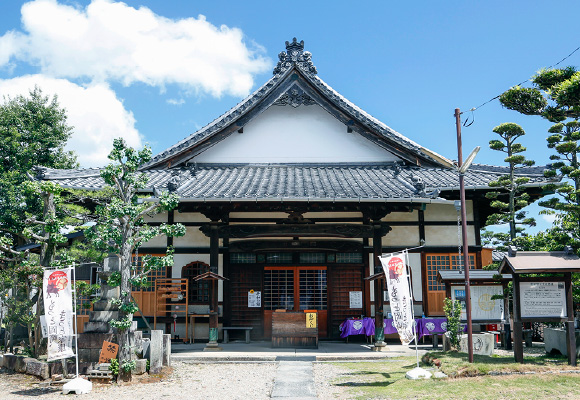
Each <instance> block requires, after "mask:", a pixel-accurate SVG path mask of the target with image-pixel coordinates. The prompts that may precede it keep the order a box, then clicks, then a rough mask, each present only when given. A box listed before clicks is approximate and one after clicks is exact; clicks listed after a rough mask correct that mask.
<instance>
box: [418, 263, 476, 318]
mask: <svg viewBox="0 0 580 400" xmlns="http://www.w3.org/2000/svg"><path fill="white" fill-rule="evenodd" d="M469 265H470V266H471V268H472V269H473V267H474V265H475V255H474V254H469ZM462 266H463V258H462V257H460V256H459V254H458V253H455V254H454V253H433V254H427V255H426V267H425V270H426V276H427V315H429V316H441V315H445V313H444V312H443V299H445V285H444V284H443V283H441V282H438V281H437V272H438V271H440V270H446V269H459V268H460V267H462Z"/></svg>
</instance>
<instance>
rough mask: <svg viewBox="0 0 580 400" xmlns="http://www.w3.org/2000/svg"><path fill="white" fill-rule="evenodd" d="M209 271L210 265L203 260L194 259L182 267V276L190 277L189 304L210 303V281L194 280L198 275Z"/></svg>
mask: <svg viewBox="0 0 580 400" xmlns="http://www.w3.org/2000/svg"><path fill="white" fill-rule="evenodd" d="M208 271H209V265H207V264H206V263H204V262H201V261H194V262H192V263H189V264H187V265H186V266H184V267H183V268H182V269H181V277H182V278H184V279H188V281H189V290H188V297H189V298H188V303H189V304H200V303H201V304H208V303H209V285H210V281H208V280H201V281H194V280H193V278H195V277H196V276H198V275H201V274H203V273H205V272H208Z"/></svg>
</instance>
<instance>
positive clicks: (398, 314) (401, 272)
mask: <svg viewBox="0 0 580 400" xmlns="http://www.w3.org/2000/svg"><path fill="white" fill-rule="evenodd" d="M379 259H380V260H381V264H383V270H384V271H385V277H386V278H387V288H388V290H389V298H390V300H391V314H392V317H393V326H394V327H395V328H396V329H397V332H398V333H399V337H400V338H401V343H402V344H404V345H408V344H409V343H411V342H412V341H413V339H414V338H415V330H414V323H415V320H414V319H413V306H412V302H411V300H412V299H411V289H410V287H409V279H408V275H407V268H406V265H405V259H406V253H405V252H403V253H402V254H399V255H391V256H389V257H379Z"/></svg>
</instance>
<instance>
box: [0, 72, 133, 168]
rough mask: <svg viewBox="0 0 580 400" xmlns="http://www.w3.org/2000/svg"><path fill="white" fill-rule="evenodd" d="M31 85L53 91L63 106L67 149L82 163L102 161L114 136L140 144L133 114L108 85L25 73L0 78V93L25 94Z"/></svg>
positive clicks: (50, 92) (105, 158) (104, 162)
mask: <svg viewBox="0 0 580 400" xmlns="http://www.w3.org/2000/svg"><path fill="white" fill-rule="evenodd" d="M35 85H37V86H38V87H40V88H41V89H42V91H43V93H44V94H45V95H48V96H51V97H52V96H53V95H55V94H56V95H57V96H58V102H59V104H60V106H61V107H63V108H65V109H66V111H67V116H68V123H69V125H71V126H73V127H74V131H73V135H72V137H71V139H70V140H69V141H68V144H67V150H74V151H75V152H76V153H77V155H78V156H79V157H78V158H79V161H80V163H81V165H82V166H83V167H96V166H103V165H106V164H107V163H108V161H109V160H108V159H107V155H108V154H109V152H110V151H111V149H112V144H113V139H115V138H117V137H123V138H125V140H126V141H127V143H128V144H129V145H131V146H132V147H137V148H139V147H142V140H141V136H140V135H139V132H138V131H137V129H136V128H135V118H134V117H133V114H132V113H131V112H130V111H127V110H126V109H125V107H124V106H123V103H122V102H121V101H120V100H119V99H118V98H117V96H116V95H115V93H114V92H113V91H112V90H111V89H110V88H109V87H108V85H106V84H92V85H88V86H87V87H83V86H79V85H76V84H74V83H72V82H69V81H67V80H65V79H55V78H51V77H46V76H43V75H26V76H21V77H18V78H13V79H6V80H0V94H1V95H2V96H10V97H14V96H16V95H19V94H21V95H25V96H27V95H28V92H29V90H30V89H33V88H34V86H35ZM0 101H1V99H0Z"/></svg>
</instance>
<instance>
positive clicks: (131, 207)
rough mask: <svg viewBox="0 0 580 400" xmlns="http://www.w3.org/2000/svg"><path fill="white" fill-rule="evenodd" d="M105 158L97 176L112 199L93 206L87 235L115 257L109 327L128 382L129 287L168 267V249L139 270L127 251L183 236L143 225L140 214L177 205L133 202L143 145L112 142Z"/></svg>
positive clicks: (163, 200) (176, 229)
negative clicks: (115, 294)
mask: <svg viewBox="0 0 580 400" xmlns="http://www.w3.org/2000/svg"><path fill="white" fill-rule="evenodd" d="M109 159H110V160H112V163H111V164H109V165H108V166H107V167H106V168H105V169H104V170H103V171H102V172H101V177H102V178H103V179H104V180H105V182H106V184H107V185H109V186H111V187H112V190H113V196H112V198H111V200H110V202H109V203H108V204H106V205H104V206H100V207H98V208H97V210H96V214H97V216H98V218H99V219H98V223H97V225H96V227H95V229H93V230H92V231H91V232H90V233H89V236H90V239H91V240H92V242H93V243H95V244H96V245H97V246H98V247H99V248H101V249H104V250H106V251H108V252H109V253H113V254H116V255H117V256H118V257H119V264H120V273H118V274H113V275H112V276H111V277H110V279H109V282H108V283H109V285H111V286H115V285H120V289H121V298H120V299H119V301H118V305H119V319H118V320H114V321H112V322H111V325H112V326H113V327H115V328H117V329H118V331H119V355H118V358H119V366H120V371H119V379H120V380H130V379H131V370H132V368H133V366H134V362H132V358H131V355H132V349H131V348H130V344H129V334H130V331H129V328H130V326H131V322H132V321H133V314H134V313H135V312H136V311H137V305H136V304H135V303H134V301H133V298H132V296H131V288H132V287H133V286H137V287H138V286H143V285H145V284H146V280H147V275H148V274H149V272H151V271H153V270H156V269H160V268H162V267H166V266H169V265H172V263H173V254H172V251H171V249H168V251H167V255H166V256H163V257H155V256H150V255H147V256H145V257H143V262H142V267H141V268H140V269H139V270H137V269H136V268H134V267H133V265H132V255H133V252H134V250H135V249H136V248H138V247H139V246H141V244H143V243H145V242H147V241H149V240H151V239H153V238H154V237H156V236H159V235H166V236H183V235H184V234H185V227H184V226H183V225H181V224H175V225H168V224H161V225H160V226H150V225H148V224H147V223H145V220H144V219H145V217H146V216H151V215H154V214H157V213H160V212H164V211H169V210H172V209H174V208H175V207H177V204H178V198H177V196H176V195H175V194H169V193H163V194H162V195H161V196H160V198H159V201H157V202H147V201H141V200H143V199H139V198H138V195H137V194H138V191H139V190H140V189H143V188H145V187H146V185H147V177H146V176H145V174H143V173H141V172H139V167H140V166H141V165H143V164H144V163H146V162H147V161H149V160H150V159H151V149H150V148H149V147H145V148H144V149H143V150H141V151H136V150H134V149H132V148H130V147H128V146H127V144H126V143H125V141H124V140H123V139H115V140H114V142H113V150H112V151H111V153H110V154H109Z"/></svg>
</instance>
